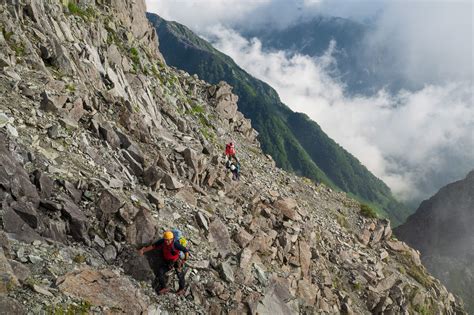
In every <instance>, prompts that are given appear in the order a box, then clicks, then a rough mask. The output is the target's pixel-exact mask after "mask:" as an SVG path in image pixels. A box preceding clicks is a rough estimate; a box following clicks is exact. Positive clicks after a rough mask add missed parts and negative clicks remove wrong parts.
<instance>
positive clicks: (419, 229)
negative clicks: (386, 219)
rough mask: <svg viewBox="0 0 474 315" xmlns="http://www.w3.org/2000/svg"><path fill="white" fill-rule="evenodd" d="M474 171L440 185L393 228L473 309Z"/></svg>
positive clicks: (469, 307) (472, 310) (429, 267)
mask: <svg viewBox="0 0 474 315" xmlns="http://www.w3.org/2000/svg"><path fill="white" fill-rule="evenodd" d="M473 226H474V171H472V172H470V173H469V174H468V175H467V176H466V178H465V179H463V180H460V181H457V182H455V183H452V184H449V185H447V186H445V187H443V188H441V189H440V190H439V191H438V192H437V193H436V194H435V195H434V196H433V197H431V198H430V199H428V200H425V201H423V202H422V203H421V205H420V207H419V208H418V210H417V211H416V213H415V214H413V215H412V216H410V218H409V219H408V221H407V222H406V223H405V224H403V225H402V226H400V227H398V228H397V229H396V234H397V236H398V237H399V238H400V239H402V240H404V241H406V242H407V243H408V244H410V245H411V246H413V247H414V248H416V249H418V250H420V252H421V254H422V255H421V258H422V260H423V263H424V264H426V266H427V267H428V269H429V270H430V271H431V272H432V273H433V274H435V275H436V276H437V277H438V278H440V279H441V280H442V281H443V283H445V284H446V285H447V286H448V287H449V288H450V289H451V290H453V292H456V293H457V294H459V295H460V296H462V297H463V299H464V300H465V302H466V304H467V306H468V309H469V310H470V312H474V300H473V297H474V276H473V273H474V263H473V261H474V260H473V258H474V255H473V253H474V229H473V228H472V227H473Z"/></svg>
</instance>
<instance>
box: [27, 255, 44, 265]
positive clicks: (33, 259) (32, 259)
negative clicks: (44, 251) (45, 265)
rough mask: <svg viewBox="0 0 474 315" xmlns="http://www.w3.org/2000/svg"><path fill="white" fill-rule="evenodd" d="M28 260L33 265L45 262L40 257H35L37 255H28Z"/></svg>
mask: <svg viewBox="0 0 474 315" xmlns="http://www.w3.org/2000/svg"><path fill="white" fill-rule="evenodd" d="M28 260H29V261H30V262H31V263H32V264H38V263H40V262H42V261H43V259H42V258H41V257H39V256H35V255H28Z"/></svg>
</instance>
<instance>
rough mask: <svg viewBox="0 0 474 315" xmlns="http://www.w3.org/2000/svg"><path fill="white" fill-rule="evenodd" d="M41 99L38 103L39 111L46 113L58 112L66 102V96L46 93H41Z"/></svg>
mask: <svg viewBox="0 0 474 315" xmlns="http://www.w3.org/2000/svg"><path fill="white" fill-rule="evenodd" d="M41 97H42V100H41V103H40V109H42V110H44V111H47V112H54V113H56V112H58V110H59V109H60V108H62V107H63V106H64V104H66V101H67V96H66V95H53V94H51V93H49V92H46V91H44V92H43V93H41Z"/></svg>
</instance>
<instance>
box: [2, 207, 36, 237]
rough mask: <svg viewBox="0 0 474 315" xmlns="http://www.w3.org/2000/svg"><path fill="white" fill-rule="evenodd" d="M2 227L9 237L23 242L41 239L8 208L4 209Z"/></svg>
mask: <svg viewBox="0 0 474 315" xmlns="http://www.w3.org/2000/svg"><path fill="white" fill-rule="evenodd" d="M3 227H4V229H5V232H7V233H9V236H10V237H12V238H14V239H16V240H19V241H23V242H28V243H30V242H32V241H34V240H40V239H42V238H41V236H40V235H39V234H38V233H36V232H35V230H33V229H32V228H31V227H30V226H29V225H28V224H27V223H26V222H25V221H23V220H22V219H21V217H20V216H19V215H18V214H16V213H15V211H13V210H12V209H11V208H10V207H7V208H6V209H5V208H4V214H3Z"/></svg>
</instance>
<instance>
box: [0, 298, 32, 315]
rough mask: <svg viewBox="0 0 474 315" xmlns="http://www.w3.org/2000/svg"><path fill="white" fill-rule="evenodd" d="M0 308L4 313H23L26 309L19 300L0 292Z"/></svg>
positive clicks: (18, 314) (21, 314)
mask: <svg viewBox="0 0 474 315" xmlns="http://www.w3.org/2000/svg"><path fill="white" fill-rule="evenodd" d="M0 310H2V312H3V313H4V314H15V315H24V314H26V313H27V312H26V310H25V308H24V307H23V305H21V304H20V303H19V302H17V301H15V300H14V299H12V298H9V297H7V296H4V295H1V294H0Z"/></svg>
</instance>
